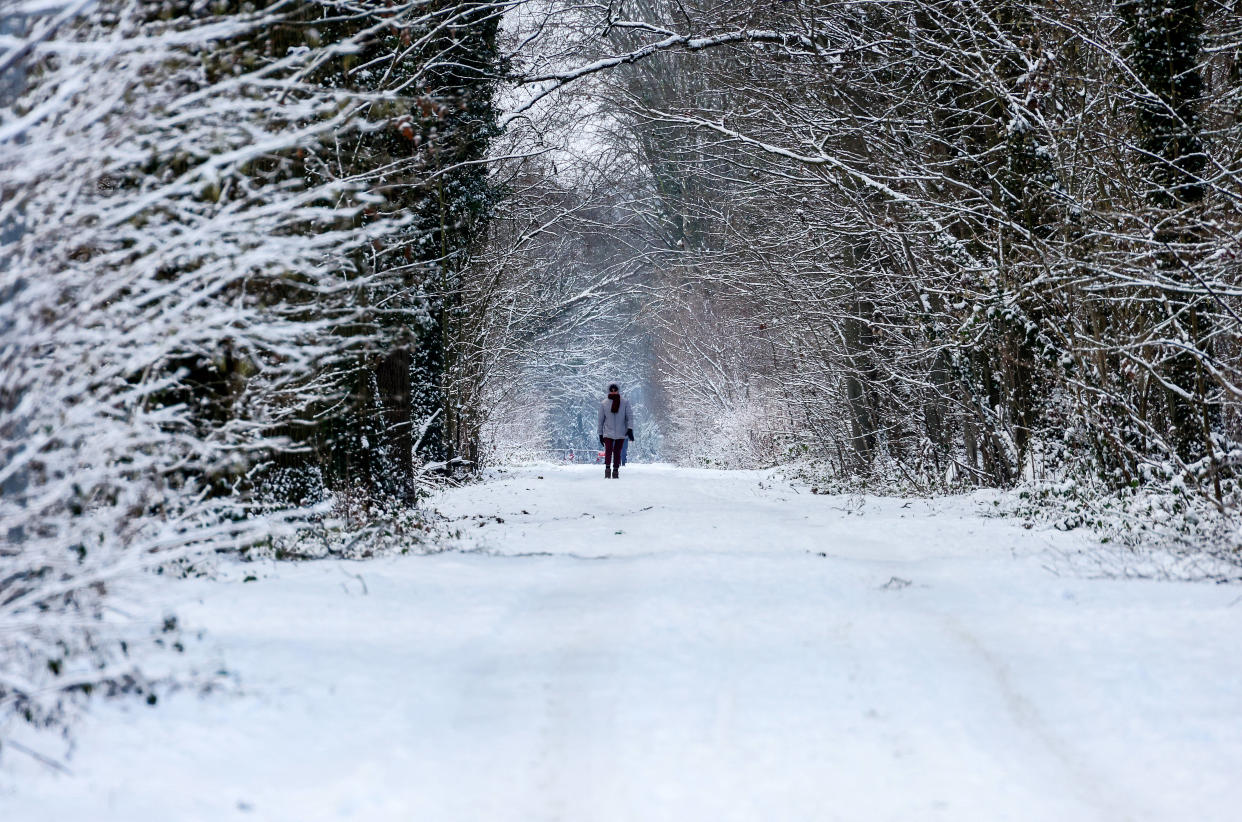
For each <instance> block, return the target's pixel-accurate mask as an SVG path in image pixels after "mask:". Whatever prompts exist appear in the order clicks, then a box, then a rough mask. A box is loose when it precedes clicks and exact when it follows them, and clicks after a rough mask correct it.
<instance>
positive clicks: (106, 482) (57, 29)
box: [0, 0, 418, 720]
mask: <svg viewBox="0 0 1242 822" xmlns="http://www.w3.org/2000/svg"><path fill="white" fill-rule="evenodd" d="M200 5H202V8H201V9H200V8H199V6H195V7H194V8H195V10H196V12H203V11H204V10H205V8H206V7H205V4H200ZM287 6H288V4H282V3H277V4H273V5H272V6H270V8H269V10H268V11H259V12H252V13H248V14H231V15H229V14H222V15H208V14H205V13H202V14H199V13H195V14H184V15H180V14H177V15H171V17H170V18H169V19H168V20H167V21H161V20H160V19H158V18H157V17H156V16H154V15H152V14H150V10H151V7H150V6H149V4H147V3H144V2H138V0H107V1H106V2H100V3H94V4H78V6H77V9H78V10H79V11H80V12H81V13H80V14H78V16H73V15H72V14H70V13H68V12H67V13H66V14H65V15H62V16H60V17H56V16H55V15H54V14H53V13H52V12H47V13H45V14H42V15H40V14H34V15H33V16H31V17H30V18H27V20H26V24H25V25H23V26H19V27H18V32H19V33H18V34H6V35H4V36H3V38H2V39H0V64H3V65H4V66H5V68H6V69H8V68H9V67H11V66H13V65H16V66H18V67H19V69H20V71H19V72H17V73H18V74H20V77H17V78H16V80H15V82H19V83H22V84H23V85H24V86H25V88H24V90H21V93H17V92H18V91H19V89H17V88H16V87H10V88H7V89H4V90H0V93H3V92H5V91H7V92H9V93H10V94H11V96H12V99H7V100H5V98H3V97H0V101H3V102H4V103H5V106H4V107H3V108H0V194H2V196H0V238H2V240H3V243H4V245H3V250H2V253H0V380H2V382H0V412H2V414H3V416H0V454H2V455H3V457H2V459H3V462H2V464H0V484H2V487H3V495H2V496H0V521H2V522H3V530H2V531H0V535H2V536H3V539H4V542H3V543H0V720H2V719H3V718H4V717H8V716H11V715H12V714H13V713H14V710H15V709H19V711H20V712H22V713H25V714H27V715H28V717H29V718H32V719H36V720H39V719H47V718H54V717H55V716H56V714H57V713H58V711H59V710H60V708H61V707H63V704H64V699H63V698H64V695H65V694H66V693H67V692H70V691H72V690H74V689H76V688H80V687H82V686H88V685H90V684H91V683H96V682H114V683H115V682H117V681H118V679H117V678H118V677H119V676H121V674H122V673H125V672H129V671H130V670H131V666H130V664H129V663H128V661H127V656H126V653H125V652H124V647H125V646H124V645H122V644H121V643H120V640H119V637H121V636H123V634H118V633H117V632H116V631H111V632H109V633H106V634H101V633H99V631H100V626H99V622H98V621H99V619H100V617H101V615H102V614H103V613H104V611H105V603H106V601H107V597H108V596H109V592H110V590H111V589H112V587H113V585H114V581H117V580H123V579H125V578H127V577H129V576H131V575H133V574H135V573H137V572H139V571H140V570H142V569H146V568H149V567H151V566H153V565H163V564H167V563H169V562H171V561H173V560H177V559H181V558H193V557H194V556H198V555H201V554H203V553H205V552H212V551H217V550H229V549H236V548H238V547H241V546H244V545H248V544H251V543H253V542H255V541H256V540H260V539H263V538H266V537H267V536H269V535H270V534H271V533H272V531H273V529H274V528H278V527H279V526H280V523H282V522H285V521H288V520H290V519H291V518H296V517H297V516H298V513H297V512H293V511H277V512H274V513H273V512H271V511H269V512H267V514H266V515H265V516H261V517H260V516H253V515H252V512H250V511H248V504H247V502H246V501H245V497H244V496H243V495H241V494H237V493H229V489H236V488H238V487H240V486H242V485H244V483H245V481H246V476H247V472H248V471H250V470H252V468H253V466H254V465H255V464H256V461H257V460H258V459H259V458H261V457H262V456H263V455H265V454H267V453H269V452H270V451H271V449H272V448H273V447H274V446H276V445H278V444H279V439H278V438H276V437H275V435H274V433H273V432H274V431H275V430H276V429H277V427H278V426H279V425H281V424H284V423H288V422H290V421H291V420H292V419H293V417H294V415H296V413H297V410H298V409H299V408H300V407H301V405H302V403H303V402H304V401H305V400H306V399H307V398H308V397H315V396H330V394H328V393H327V392H329V391H330V390H331V386H328V385H325V384H322V383H321V382H319V381H318V377H317V375H318V374H322V373H323V371H322V369H323V367H324V366H325V365H327V364H328V363H329V362H332V361H334V360H343V359H346V358H348V357H349V356H350V355H351V352H352V351H356V350H361V349H363V348H365V347H366V346H367V345H369V344H370V342H371V341H372V337H371V336H370V334H369V332H368V331H367V328H368V326H366V325H364V324H361V322H362V320H363V319H364V318H365V316H364V313H363V312H364V308H363V306H364V305H365V303H366V300H367V293H368V288H369V287H371V286H374V285H376V284H377V278H378V277H379V276H380V275H378V274H375V273H373V271H372V269H371V268H370V267H369V265H368V255H369V254H370V250H371V247H372V244H373V243H378V242H379V240H380V239H381V238H383V237H384V236H386V235H387V234H389V233H391V232H393V231H397V230H399V229H400V228H401V218H393V219H391V220H386V219H379V218H373V219H370V220H368V221H367V222H366V224H365V225H362V224H361V223H360V222H359V221H358V220H357V217H358V214H359V213H360V211H361V210H362V209H363V208H364V207H365V205H366V204H367V203H374V202H380V201H382V197H377V196H376V195H374V194H372V193H370V191H369V190H370V187H371V185H372V183H373V181H372V180H368V179H360V178H352V179H351V178H342V177H338V176H337V175H335V174H334V173H333V168H334V165H333V163H332V162H331V157H330V153H331V150H332V146H333V140H334V139H335V137H336V136H339V135H341V134H343V133H345V132H347V131H348V130H349V129H356V128H368V127H372V126H370V125H369V124H368V123H366V122H365V121H363V120H361V118H359V117H358V116H357V113H358V111H359V110H360V107H361V106H363V105H364V104H365V103H366V102H367V101H366V100H365V99H364V98H363V96H362V95H359V94H354V93H347V92H345V91H341V90H334V89H332V88H328V87H325V86H321V85H312V84H310V83H309V82H306V81H304V80H303V77H304V76H305V74H306V73H307V71H308V70H309V69H310V68H312V67H314V66H315V65H316V63H317V61H322V60H323V59H325V58H324V55H325V50H326V49H327V48H328V47H327V46H324V47H323V49H311V48H296V49H290V50H289V51H288V53H287V54H284V55H262V54H258V53H257V52H244V51H242V52H238V51H236V50H234V52H229V51H228V50H226V49H225V48H224V47H225V45H227V44H229V43H234V42H244V41H245V38H247V37H250V36H252V35H253V34H254V33H256V32H262V31H265V30H267V27H270V26H271V25H273V24H274V22H275V20H276V19H277V17H278V16H279V15H280V14H281V13H282V11H283V9H284V8H286V7H287ZM414 8H415V7H414V6H411V7H409V8H394V9H393V10H392V15H391V16H390V18H388V19H389V20H390V21H392V20H401V19H403V18H408V17H410V16H411V15H414V14H416V13H418V12H417V10H416V9H415V10H414V11H411V9H414ZM19 22H20V21H19ZM331 48H332V49H334V50H335V52H334V53H343V52H344V53H347V52H349V51H350V49H351V48H352V47H351V44H350V43H349V42H342V43H336V44H333V45H332V46H331ZM9 76H13V75H9ZM23 81H24V82H23ZM295 162H296V163H298V164H300V165H299V166H297V167H296V168H295V167H294V165H293V164H294V163H295ZM297 169H307V170H308V171H305V172H299V171H298V170H297ZM311 171H313V173H310V172H311ZM347 323H359V325H357V326H356V327H355V330H354V333H353V334H351V335H350V336H348V337H342V336H340V335H334V334H332V333H330V332H331V331H332V330H333V329H335V328H339V327H340V326H341V325H343V324H347ZM203 375H207V376H203ZM187 385H188V386H191V387H193V388H194V389H195V390H192V391H191V390H186V386H187ZM130 630H134V631H138V632H139V633H141V632H142V630H144V629H142V628H141V627H139V628H133V627H132V626H131V629H130ZM127 675H128V674H127ZM134 676H135V677H136V674H135V675H134ZM132 681H133V682H136V681H137V679H134V680H132Z"/></svg>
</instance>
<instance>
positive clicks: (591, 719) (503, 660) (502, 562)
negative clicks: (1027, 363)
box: [0, 466, 1242, 822]
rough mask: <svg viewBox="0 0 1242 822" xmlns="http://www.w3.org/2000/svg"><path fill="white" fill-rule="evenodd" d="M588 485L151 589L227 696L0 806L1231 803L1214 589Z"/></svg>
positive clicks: (1230, 684)
mask: <svg viewBox="0 0 1242 822" xmlns="http://www.w3.org/2000/svg"><path fill="white" fill-rule="evenodd" d="M599 473H601V472H600V471H599V470H598V469H596V468H594V467H591V468H553V467H545V468H536V469H521V470H514V471H511V472H508V473H506V474H504V475H502V476H501V477H500V478H499V479H497V480H496V481H493V482H490V483H487V484H484V485H479V486H474V487H470V488H465V489H460V490H456V491H452V492H450V493H446V494H445V495H443V497H442V498H441V499H440V500H439V505H440V507H441V509H442V510H443V511H444V512H445V513H446V514H449V515H450V516H453V517H455V518H460V526H461V528H462V530H463V533H464V541H465V543H466V544H467V545H469V546H473V547H474V548H475V549H477V550H475V551H472V552H451V553H443V554H438V555H433V556H407V557H395V558H389V559H382V560H375V561H371V562H366V563H344V562H325V563H306V564H300V565H293V564H280V565H276V566H254V565H252V566H247V567H246V568H245V569H242V570H243V571H244V572H254V571H257V572H258V573H259V575H260V576H261V577H262V578H261V579H260V580H259V581H258V582H256V583H243V582H241V581H240V579H241V575H242V572H241V571H238V572H237V573H236V574H235V575H233V576H234V581H225V582H207V581H183V582H176V583H168V582H161V583H160V584H161V585H163V586H164V589H165V590H166V592H168V595H169V596H170V597H173V598H174V599H177V600H181V601H182V604H181V605H180V606H179V607H178V613H179V614H180V616H181V618H182V620H183V622H185V623H187V624H189V625H193V626H201V627H203V628H205V629H206V632H207V633H206V637H207V639H206V641H205V642H204V643H202V645H201V646H200V647H197V648H195V649H192V650H191V654H192V655H198V657H200V658H201V661H202V663H203V664H204V665H210V664H212V663H213V661H214V660H215V659H216V658H220V659H223V660H225V661H226V664H227V665H228V667H229V668H230V669H231V670H232V671H234V672H235V673H236V676H237V677H238V681H239V682H240V687H239V688H237V689H235V690H234V691H230V692H227V693H216V694H214V695H211V696H208V697H206V698H202V697H199V696H197V695H195V694H192V693H188V692H183V693H180V694H174V695H173V696H172V697H170V698H167V699H165V700H164V701H163V702H161V703H160V705H159V706H157V707H155V708H147V707H145V706H143V705H141V704H137V703H135V702H115V703H100V704H97V705H96V706H95V708H94V710H93V712H92V714H91V715H90V716H88V717H87V718H86V720H85V721H84V722H83V723H82V724H81V726H80V728H79V732H78V742H77V745H76V748H75V750H74V753H73V756H72V758H71V759H70V760H69V761H68V765H69V767H70V768H71V769H72V770H73V774H74V775H73V776H72V777H64V776H58V775H56V774H54V773H51V772H49V771H47V770H46V769H43V768H41V767H39V766H37V765H36V764H34V763H33V761H31V760H29V759H27V758H25V757H19V756H15V755H12V754H10V755H8V756H7V757H6V759H5V761H4V762H3V763H2V766H0V780H2V783H0V784H2V787H0V819H3V820H5V822H38V821H40V820H72V821H73V822H87V821H88V820H89V822H95V821H96V820H99V821H100V822H102V821H103V820H125V822H136V821H141V820H151V822H174V821H175V820H227V819H263V820H290V822H311V821H312V820H327V819H356V820H367V821H368V822H369V821H370V820H401V822H407V821H408V820H420V822H421V821H422V820H427V821H428V822H438V821H439V820H464V821H468V822H474V821H475V820H481V821H484V822H490V820H566V822H577V820H582V821H583V822H588V821H590V822H594V821H595V820H618V821H620V820H625V821H626V822H649V821H650V820H676V821H677V822H691V821H693V820H712V822H715V821H716V820H780V822H785V821H786V820H836V819H839V820H859V822H878V821H879V820H901V821H902V822H910V821H911V820H915V821H917V820H940V819H943V820H953V821H954V822H963V821H966V822H969V821H970V820H980V821H981V822H1000V820H1039V821H1040V822H1047V821H1048V820H1058V822H1062V821H1064V820H1101V822H1119V821H1120V820H1157V819H1158V820H1196V822H1208V821H1209V820H1237V819H1239V818H1240V817H1242V779H1239V774H1242V601H1240V600H1242V591H1240V590H1239V589H1238V588H1237V587H1232V586H1217V585H1210V584H1184V583H1157V582H1137V581H1106V580H1086V579H1075V578H1065V577H1058V576H1056V575H1054V574H1052V573H1050V572H1049V571H1048V570H1046V569H1045V568H1044V567H1043V566H1044V564H1045V562H1046V559H1047V557H1046V551H1047V549H1048V547H1049V545H1050V543H1052V541H1053V540H1054V538H1055V539H1058V540H1060V542H1059V543H1057V544H1058V545H1059V546H1061V547H1065V546H1067V545H1068V544H1069V543H1066V542H1065V540H1066V539H1067V538H1066V537H1065V536H1064V535H1061V534H1055V533H1041V532H1039V531H1037V530H1036V531H1025V530H1022V528H1021V527H1020V525H1019V524H1018V523H1016V522H1014V521H1012V520H1004V519H989V518H986V517H984V516H981V515H980V513H979V511H980V510H981V508H983V507H985V505H984V504H983V503H981V502H980V500H979V499H973V500H972V499H956V500H947V501H935V502H928V501H923V500H913V501H902V500H881V499H870V498H869V499H866V500H865V501H862V500H854V501H853V502H851V501H850V500H847V499H845V498H841V497H823V496H812V495H810V494H809V493H807V489H805V488H803V489H799V490H800V491H801V493H798V491H796V490H794V489H791V488H789V487H787V486H784V485H781V484H780V483H772V482H771V480H770V479H768V478H767V477H766V475H763V474H758V473H748V472H707V471H692V470H684V469H673V468H667V467H660V466H630V467H628V468H627V470H625V471H624V472H623V476H622V478H621V479H620V480H617V481H612V480H607V481H606V480H604V479H603V478H602V477H601V476H598V474H599ZM500 520H503V522H501V521H500ZM235 570H236V569H235ZM906 581H908V582H909V584H908V585H907V584H905V582H906ZM186 600H188V601H186ZM28 741H29V742H30V744H32V745H35V744H40V743H41V744H42V745H43V749H45V750H49V751H52V752H55V751H54V749H53V748H52V747H51V746H50V745H49V744H48V741H47V740H39V738H38V737H34V738H33V739H28Z"/></svg>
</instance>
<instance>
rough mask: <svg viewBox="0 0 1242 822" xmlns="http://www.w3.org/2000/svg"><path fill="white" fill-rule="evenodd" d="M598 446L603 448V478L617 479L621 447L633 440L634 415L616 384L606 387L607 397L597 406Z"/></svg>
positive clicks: (619, 472) (619, 469)
mask: <svg viewBox="0 0 1242 822" xmlns="http://www.w3.org/2000/svg"><path fill="white" fill-rule="evenodd" d="M598 428H599V444H600V445H602V446H604V476H605V477H611V478H612V479H617V478H618V477H619V476H620V474H621V446H622V445H624V444H625V441H626V439H627V438H628V439H633V438H634V415H633V413H632V412H631V411H630V401H629V400H627V399H624V398H622V396H621V391H620V389H618V388H617V384H616V383H615V382H614V383H613V384H611V385H609V386H608V396H607V397H605V398H604V401H603V402H602V403H600V405H599V426H598Z"/></svg>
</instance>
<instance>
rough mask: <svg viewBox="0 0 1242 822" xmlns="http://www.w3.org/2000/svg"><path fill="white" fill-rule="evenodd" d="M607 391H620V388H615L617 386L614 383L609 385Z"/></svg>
mask: <svg viewBox="0 0 1242 822" xmlns="http://www.w3.org/2000/svg"><path fill="white" fill-rule="evenodd" d="M608 390H609V391H620V390H621V389H620V388H617V384H616V383H615V382H614V383H611V384H610V385H609V386H608Z"/></svg>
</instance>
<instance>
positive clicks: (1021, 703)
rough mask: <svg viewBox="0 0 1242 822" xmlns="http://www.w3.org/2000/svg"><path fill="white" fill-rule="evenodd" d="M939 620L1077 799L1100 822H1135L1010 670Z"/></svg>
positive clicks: (947, 618) (957, 626)
mask: <svg viewBox="0 0 1242 822" xmlns="http://www.w3.org/2000/svg"><path fill="white" fill-rule="evenodd" d="M937 616H938V617H939V618H940V620H941V622H942V623H943V624H944V625H945V627H946V628H947V629H948V632H949V633H950V634H952V635H953V637H954V638H955V639H956V640H958V642H959V643H960V644H961V645H964V646H965V647H966V648H968V649H969V650H970V652H971V654H972V655H973V656H974V657H975V658H976V659H978V660H979V661H980V662H981V663H982V667H983V668H984V669H985V670H986V671H987V672H988V673H989V675H990V677H991V680H992V682H993V684H994V685H995V686H996V690H997V692H998V693H999V694H1000V697H1001V700H1002V702H1003V703H1004V705H1005V710H1006V711H1007V712H1008V713H1009V717H1010V719H1011V720H1013V723H1014V725H1015V726H1017V727H1018V728H1020V729H1021V730H1022V731H1024V732H1025V733H1026V734H1027V736H1028V737H1030V738H1031V739H1033V740H1035V741H1036V742H1037V743H1038V744H1039V746H1040V747H1041V748H1043V749H1044V750H1045V751H1047V752H1048V754H1049V755H1050V756H1051V758H1052V760H1053V761H1055V762H1056V763H1057V765H1058V767H1059V768H1060V769H1061V770H1062V771H1064V772H1065V774H1066V779H1065V784H1066V785H1072V786H1073V788H1074V793H1075V794H1077V796H1078V798H1079V799H1081V800H1082V801H1083V802H1084V803H1086V804H1087V805H1089V806H1090V807H1092V808H1094V809H1095V810H1096V812H1097V813H1098V814H1099V818H1100V820H1101V822H1136V820H1137V819H1138V818H1139V817H1137V816H1136V815H1135V814H1134V812H1133V811H1132V810H1130V809H1128V808H1125V807H1124V803H1123V801H1122V800H1121V798H1120V796H1119V795H1118V792H1117V791H1116V790H1115V789H1108V786H1107V780H1106V779H1105V778H1104V776H1103V775H1102V774H1101V772H1100V770H1099V769H1098V768H1095V767H1092V766H1091V765H1090V763H1088V762H1087V760H1086V759H1085V757H1083V756H1082V755H1081V754H1080V753H1079V752H1078V751H1076V750H1074V748H1073V746H1072V745H1070V744H1069V743H1068V742H1066V740H1065V739H1063V738H1062V737H1061V736H1060V735H1059V734H1058V733H1057V732H1056V731H1054V730H1053V729H1052V727H1051V726H1050V725H1049V723H1048V721H1047V720H1046V719H1045V718H1044V717H1043V715H1042V714H1041V713H1040V711H1039V708H1038V707H1036V705H1035V703H1034V702H1032V701H1031V699H1030V698H1028V697H1027V696H1026V695H1025V694H1023V693H1022V691H1021V690H1020V689H1019V688H1018V687H1017V685H1016V684H1015V683H1014V680H1013V675H1012V674H1011V673H1010V671H1009V667H1008V666H1007V665H1006V664H1005V663H1004V662H1002V661H1001V660H1000V659H998V658H997V657H996V655H995V654H993V653H992V652H991V651H990V650H989V649H988V648H987V646H985V645H984V644H983V643H982V642H981V641H980V640H979V638H978V637H976V636H975V635H974V634H973V633H971V632H970V631H969V630H968V629H967V628H966V626H965V625H963V624H962V623H961V622H960V621H958V620H957V618H955V617H954V616H952V615H951V614H946V613H939V614H937Z"/></svg>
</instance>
